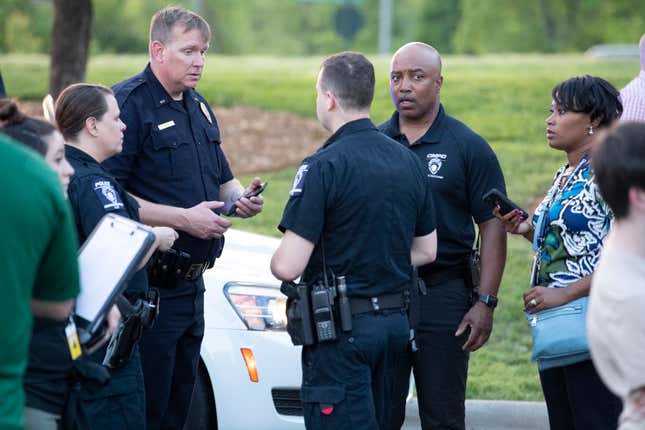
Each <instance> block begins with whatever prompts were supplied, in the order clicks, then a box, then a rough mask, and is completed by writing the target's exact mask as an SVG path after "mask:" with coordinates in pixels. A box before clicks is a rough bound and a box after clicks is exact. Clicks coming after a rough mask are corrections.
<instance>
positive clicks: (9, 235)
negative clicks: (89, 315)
mask: <svg viewBox="0 0 645 430" xmlns="http://www.w3.org/2000/svg"><path fill="white" fill-rule="evenodd" d="M0 196H2V201H3V205H2V210H1V211H0V237H2V239H3V246H1V247H0V295H1V296H2V300H0V344H1V345H2V348H0V430H14V429H21V428H22V427H23V418H22V413H23V406H24V393H23V388H22V377H23V374H24V371H25V367H26V365H27V353H28V346H29V338H30V336H31V328H32V321H33V319H32V318H33V316H42V317H46V318H51V319H55V320H65V319H66V318H67V317H68V315H69V313H70V310H71V308H72V305H73V300H74V298H75V297H76V296H77V295H78V293H79V280H78V267H77V259H76V252H77V247H78V244H77V240H76V234H75V231H74V222H73V219H72V215H71V211H70V208H69V205H68V204H67V202H66V200H65V196H64V194H63V190H62V188H61V185H60V183H59V179H58V178H57V176H56V174H55V173H54V172H53V171H52V170H51V169H49V168H48V167H47V164H46V163H45V161H44V160H43V159H42V157H39V156H38V154H36V153H34V152H33V151H31V150H29V149H27V148H25V147H23V146H21V145H19V144H17V143H15V142H13V141H12V140H11V139H9V138H8V137H6V136H5V135H3V134H0Z"/></svg>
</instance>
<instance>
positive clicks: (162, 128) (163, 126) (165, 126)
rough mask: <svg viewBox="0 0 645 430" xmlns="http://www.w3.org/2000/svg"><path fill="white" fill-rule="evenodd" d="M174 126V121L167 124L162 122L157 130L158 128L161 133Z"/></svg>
mask: <svg viewBox="0 0 645 430" xmlns="http://www.w3.org/2000/svg"><path fill="white" fill-rule="evenodd" d="M174 126H175V121H168V122H164V123H163V124H159V125H158V126H157V128H159V131H161V130H165V129H167V128H170V127H174Z"/></svg>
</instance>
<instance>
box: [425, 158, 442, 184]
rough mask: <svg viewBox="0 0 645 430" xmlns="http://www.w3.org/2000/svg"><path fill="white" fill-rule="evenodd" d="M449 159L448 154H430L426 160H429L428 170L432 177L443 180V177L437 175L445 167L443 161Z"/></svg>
mask: <svg viewBox="0 0 645 430" xmlns="http://www.w3.org/2000/svg"><path fill="white" fill-rule="evenodd" d="M446 158H447V156H446V154H428V155H426V159H427V160H428V170H429V171H430V177H432V178H439V179H443V176H439V175H437V173H439V169H441V166H442V165H443V160H445V159H446Z"/></svg>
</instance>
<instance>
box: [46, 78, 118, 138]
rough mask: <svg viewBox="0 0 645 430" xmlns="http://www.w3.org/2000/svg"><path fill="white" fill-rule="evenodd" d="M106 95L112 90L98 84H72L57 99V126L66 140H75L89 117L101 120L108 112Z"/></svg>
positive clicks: (111, 93) (110, 93)
mask: <svg viewBox="0 0 645 430" xmlns="http://www.w3.org/2000/svg"><path fill="white" fill-rule="evenodd" d="M106 95H114V93H113V92H112V90H111V89H110V88H108V87H106V86H103V85H98V84H72V85H70V86H68V87H67V88H65V89H64V90H63V91H62V92H61V93H60V95H59V96H58V98H57V99H56V124H58V129H59V130H60V132H61V133H62V134H63V138H65V140H75V139H76V137H77V136H78V134H79V133H80V131H81V130H82V129H83V127H85V120H86V119H87V118H89V117H94V118H96V119H101V117H102V116H103V115H105V112H107V110H108V106H107V102H106V101H105V96H106Z"/></svg>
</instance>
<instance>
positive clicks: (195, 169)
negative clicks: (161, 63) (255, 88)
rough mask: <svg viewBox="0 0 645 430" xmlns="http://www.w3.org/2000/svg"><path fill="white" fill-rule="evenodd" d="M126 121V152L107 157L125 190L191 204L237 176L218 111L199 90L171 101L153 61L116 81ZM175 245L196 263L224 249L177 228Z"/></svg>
mask: <svg viewBox="0 0 645 430" xmlns="http://www.w3.org/2000/svg"><path fill="white" fill-rule="evenodd" d="M113 89H114V93H115V96H116V99H117V102H118V103H119V108H120V109H121V119H122V121H123V122H124V123H125V124H126V126H127V129H126V131H125V135H124V140H123V151H122V152H121V153H120V154H117V155H115V156H114V157H111V158H110V159H108V160H106V161H105V162H104V164H103V165H104V166H105V168H106V169H107V170H108V171H109V172H110V173H112V174H113V175H114V177H115V178H116V179H117V180H118V181H119V182H120V183H121V184H123V186H124V187H125V189H126V190H128V191H129V192H131V193H132V194H134V195H135V196H138V197H141V198H143V199H145V200H148V201H151V202H154V203H160V204H164V205H170V206H175V207H182V208H188V207H192V206H194V205H196V204H198V203H200V202H202V201H206V200H219V199H220V198H219V187H220V185H221V184H224V183H226V182H228V181H230V180H232V179H233V174H232V173H231V169H230V167H229V164H228V161H227V160H226V157H225V156H224V153H223V152H222V149H221V148H220V132H219V128H218V126H217V121H216V119H215V115H214V114H213V112H212V111H211V109H210V107H209V106H208V104H207V103H206V100H205V99H204V98H203V97H202V96H201V95H199V94H198V93H197V92H196V91H194V90H192V89H189V90H186V91H184V93H183V100H181V101H176V100H173V99H172V98H171V97H170V96H169V95H168V93H167V92H166V90H165V89H164V88H163V86H162V85H161V83H160V82H159V81H158V80H157V78H156V77H155V76H154V74H153V73H152V70H151V69H150V65H148V66H147V67H146V69H145V70H144V71H143V72H142V73H140V74H138V75H136V76H133V77H132V78H130V79H127V80H125V81H123V82H121V83H118V84H116V85H115V86H114V88H113ZM178 233H179V238H178V239H177V241H176V242H175V244H174V246H173V248H175V249H179V250H181V251H185V252H188V253H189V254H191V257H192V258H191V260H192V262H193V263H203V262H205V261H208V260H211V259H212V258H214V257H215V256H217V255H218V253H219V251H221V241H220V240H218V239H213V240H202V239H198V238H195V237H192V236H190V235H189V234H187V233H185V232H183V231H178Z"/></svg>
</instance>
